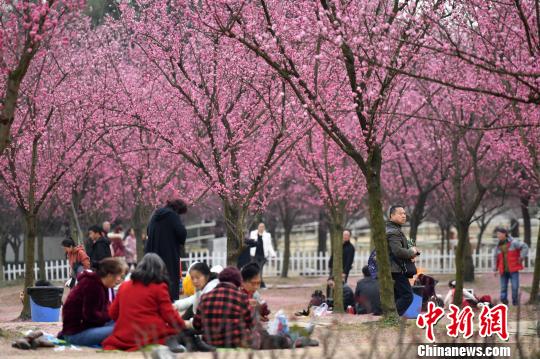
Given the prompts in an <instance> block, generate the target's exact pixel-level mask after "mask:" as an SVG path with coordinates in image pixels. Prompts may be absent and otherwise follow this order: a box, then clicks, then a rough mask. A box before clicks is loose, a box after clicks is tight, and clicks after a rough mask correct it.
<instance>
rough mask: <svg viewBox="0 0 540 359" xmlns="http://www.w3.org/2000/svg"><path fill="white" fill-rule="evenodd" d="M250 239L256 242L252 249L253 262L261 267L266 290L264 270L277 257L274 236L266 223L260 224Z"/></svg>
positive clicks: (262, 282)
mask: <svg viewBox="0 0 540 359" xmlns="http://www.w3.org/2000/svg"><path fill="white" fill-rule="evenodd" d="M249 239H251V240H254V241H255V242H256V243H255V246H254V247H251V248H250V255H251V261H252V262H255V263H257V264H258V265H259V268H260V270H261V272H260V275H261V288H266V285H265V284H264V279H263V268H264V265H265V263H266V262H267V261H268V259H269V258H275V257H276V251H275V250H274V246H272V235H271V234H270V233H269V232H267V231H266V228H265V225H264V223H259V226H258V227H257V229H256V230H254V231H251V233H250V234H249Z"/></svg>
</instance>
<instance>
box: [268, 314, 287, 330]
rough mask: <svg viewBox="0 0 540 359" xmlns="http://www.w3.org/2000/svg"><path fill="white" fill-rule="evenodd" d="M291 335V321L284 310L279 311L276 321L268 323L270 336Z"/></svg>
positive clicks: (275, 317)
mask: <svg viewBox="0 0 540 359" xmlns="http://www.w3.org/2000/svg"><path fill="white" fill-rule="evenodd" d="M288 333H289V319H288V318H287V315H285V313H284V312H283V310H279V311H278V312H277V313H276V315H275V316H274V319H272V320H271V321H270V322H269V323H268V334H270V335H286V334H288Z"/></svg>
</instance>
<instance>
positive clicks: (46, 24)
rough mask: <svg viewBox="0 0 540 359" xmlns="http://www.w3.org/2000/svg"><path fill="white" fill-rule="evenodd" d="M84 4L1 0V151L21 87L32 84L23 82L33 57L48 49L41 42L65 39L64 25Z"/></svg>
mask: <svg viewBox="0 0 540 359" xmlns="http://www.w3.org/2000/svg"><path fill="white" fill-rule="evenodd" d="M83 5H84V1H81V0H68V1H57V0H45V1H17V0H2V1H0V91H1V92H0V94H1V97H0V154H2V153H3V152H4V150H5V149H6V147H7V146H8V145H9V143H10V131H11V127H12V125H13V123H14V121H15V115H16V113H17V106H18V102H19V100H20V94H21V90H22V91H28V90H29V89H26V86H30V87H31V86H32V84H31V83H30V84H27V83H25V82H23V81H24V78H25V76H26V74H27V72H28V69H29V68H30V65H31V63H32V61H33V60H34V59H35V58H39V57H42V56H45V54H46V53H47V51H48V46H43V44H47V43H48V42H50V41H54V40H55V39H58V38H60V37H62V39H63V40H64V41H67V38H68V37H69V36H70V32H69V31H68V30H67V29H66V25H67V24H68V23H69V22H70V21H72V20H73V18H76V15H77V14H78V12H79V10H80V9H81V8H82V7H83ZM50 65H51V66H54V63H51V64H50ZM21 87H22V88H21Z"/></svg>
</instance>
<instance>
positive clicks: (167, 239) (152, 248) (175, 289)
mask: <svg viewBox="0 0 540 359" xmlns="http://www.w3.org/2000/svg"><path fill="white" fill-rule="evenodd" d="M186 212H187V205H186V203H185V202H184V201H182V200H180V199H176V200H170V201H167V204H166V205H165V207H163V208H159V209H157V210H156V211H155V212H154V214H153V215H152V218H151V219H150V223H149V224H148V229H147V233H148V239H147V240H146V244H145V246H144V253H156V254H157V255H158V256H160V257H161V259H163V261H164V262H165V266H166V267H167V272H168V274H169V279H170V283H169V294H170V296H171V300H172V301H173V302H174V301H175V300H178V298H179V297H180V253H181V250H182V247H183V246H184V244H185V243H186V237H187V231H186V227H184V224H183V223H182V221H181V219H180V215H181V214H184V213H186Z"/></svg>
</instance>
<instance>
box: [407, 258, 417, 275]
mask: <svg viewBox="0 0 540 359" xmlns="http://www.w3.org/2000/svg"><path fill="white" fill-rule="evenodd" d="M417 272H418V270H417V269H416V264H414V262H413V261H411V260H404V261H403V274H405V276H406V277H407V278H412V277H414V276H415V275H416V273H417Z"/></svg>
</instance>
